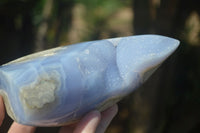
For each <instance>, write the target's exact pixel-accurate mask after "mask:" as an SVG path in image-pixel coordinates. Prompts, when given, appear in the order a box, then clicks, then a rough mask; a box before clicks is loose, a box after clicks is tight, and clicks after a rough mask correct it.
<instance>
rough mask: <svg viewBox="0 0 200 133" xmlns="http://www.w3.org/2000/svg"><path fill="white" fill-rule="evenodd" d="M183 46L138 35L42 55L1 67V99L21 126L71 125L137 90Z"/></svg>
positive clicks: (166, 38) (33, 55) (162, 39)
mask: <svg viewBox="0 0 200 133" xmlns="http://www.w3.org/2000/svg"><path fill="white" fill-rule="evenodd" d="M178 45H179V41H178V40H176V39H172V38H169V37H164V36H160V35H139V36H129V37H121V38H112V39H105V40H98V41H90V42H83V43H79V44H74V45H70V46H64V47H58V48H54V49H50V50H46V51H42V52H39V53H35V54H32V55H28V56H25V57H22V58H19V59H17V60H14V61H11V62H9V63H7V64H5V65H2V66H1V67H0V94H1V95H2V97H3V99H4V103H5V105H6V110H7V113H8V114H9V116H10V117H11V118H12V119H13V120H15V121H16V122H18V123H21V124H25V125H32V126H59V125H65V124H70V123H73V122H75V121H77V120H79V119H80V118H81V117H82V116H83V115H85V114H86V113H88V112H89V111H91V110H95V109H98V110H100V111H103V110H105V109H106V108H108V107H109V106H111V105H113V104H114V103H116V102H118V101H119V100H120V99H122V98H123V97H124V96H126V95H128V94H129V93H131V92H132V91H134V90H135V89H136V88H137V87H139V86H140V85H141V84H142V83H143V82H144V81H145V80H146V79H147V78H148V77H149V76H150V75H151V74H152V73H153V72H154V71H155V70H156V68H157V67H158V66H159V65H160V64H161V63H162V62H163V61H164V60H165V59H166V58H167V57H168V56H169V55H170V54H172V53H173V52H174V51H175V49H176V48H177V47H178Z"/></svg>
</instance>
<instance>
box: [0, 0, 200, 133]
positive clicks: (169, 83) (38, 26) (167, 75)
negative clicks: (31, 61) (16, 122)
mask: <svg viewBox="0 0 200 133" xmlns="http://www.w3.org/2000/svg"><path fill="white" fill-rule="evenodd" d="M149 33H153V34H161V35H166V36H169V37H174V38H177V39H179V40H180V41H181V45H180V47H179V48H178V50H177V51H176V52H175V53H174V54H173V55H172V56H171V57H170V58H169V59H168V60H167V61H166V62H165V63H164V64H163V65H162V66H161V67H160V69H159V70H157V72H156V73H155V74H154V75H153V76H152V77H151V79H149V80H148V81H147V82H146V83H145V84H144V85H143V86H142V87H140V88H139V89H138V90H136V91H135V92H134V93H133V94H131V95H129V96H128V97H126V98H125V99H123V100H122V101H121V102H120V103H119V113H118V115H117V116H116V117H115V119H114V120H113V122H112V123H111V125H110V126H109V128H108V129H107V131H106V132H107V133H198V132H200V1H199V0H1V1H0V64H3V63H6V62H8V61H11V60H13V59H16V58H18V57H21V56H24V55H27V54H30V53H33V52H36V51H41V50H44V49H48V48H52V47H56V46H60V45H68V44H72V43H78V42H81V41H89V40H97V39H103V38H110V37H119V36H129V35H136V34H149ZM141 45H142V44H141ZM11 123H12V120H11V119H10V118H9V117H8V116H6V120H5V121H4V123H3V126H2V127H1V128H0V133H5V132H7V130H8V128H9V126H10V124H11ZM58 130H59V127H57V128H42V127H41V128H38V129H37V131H36V132H37V133H41V132H48V133H56V132H57V131H58Z"/></svg>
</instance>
